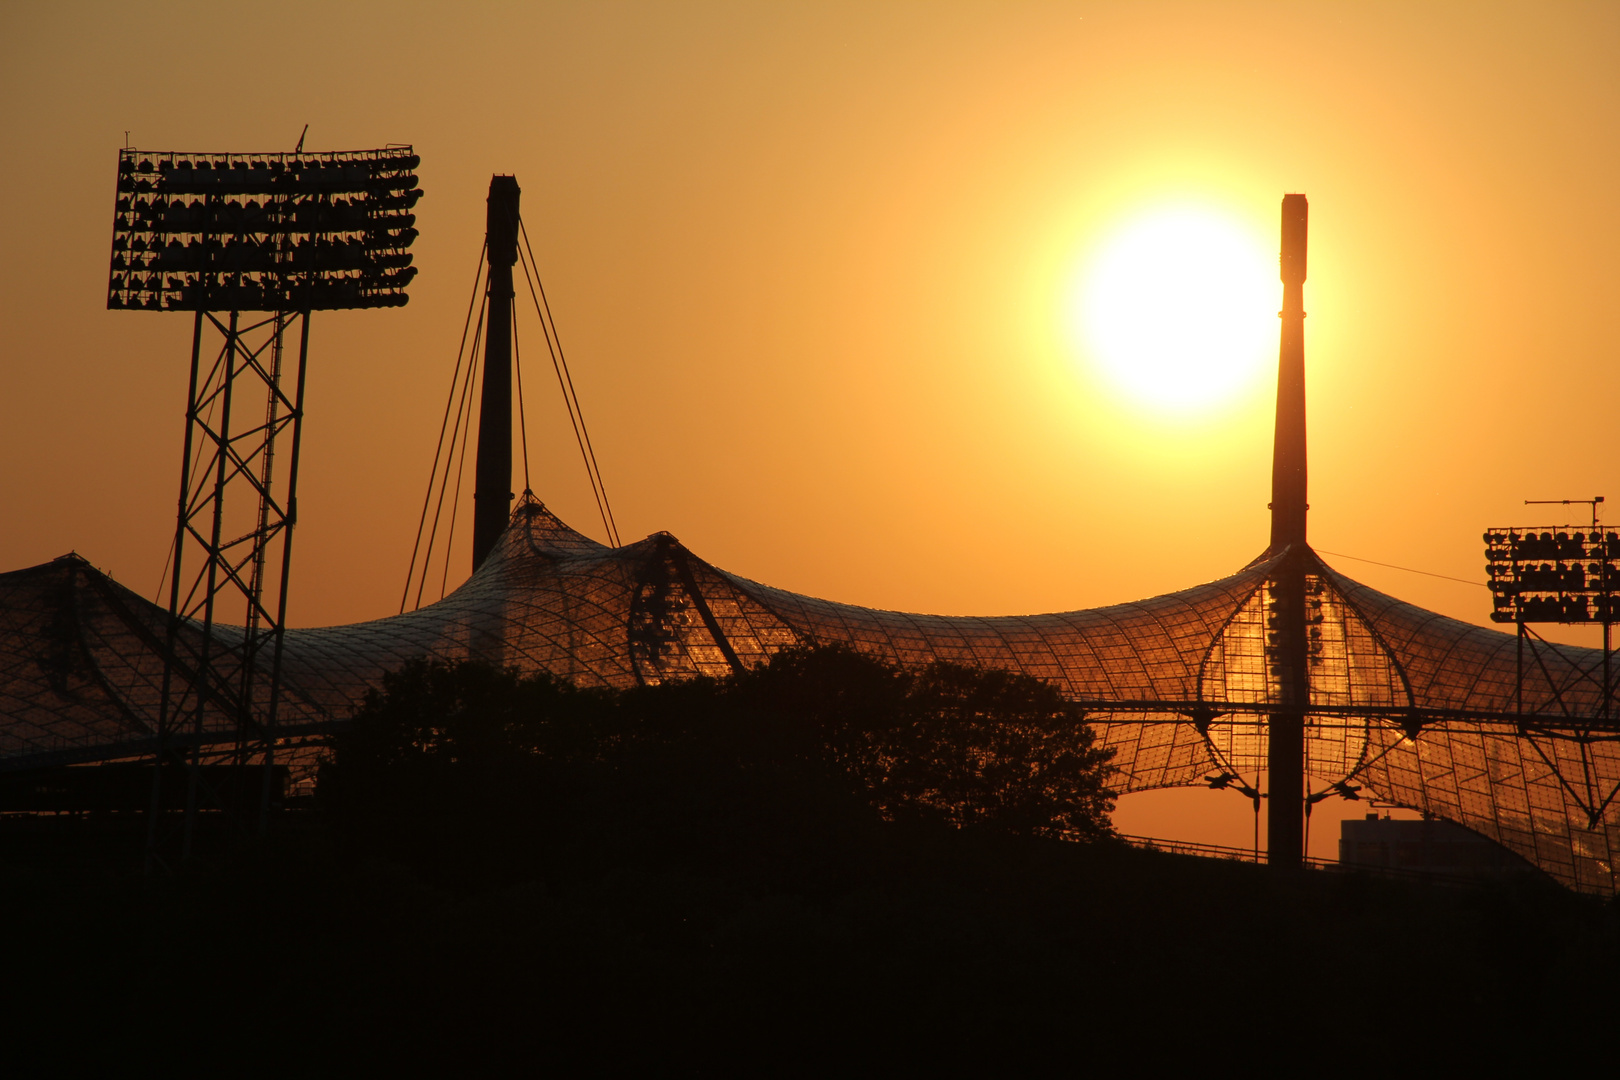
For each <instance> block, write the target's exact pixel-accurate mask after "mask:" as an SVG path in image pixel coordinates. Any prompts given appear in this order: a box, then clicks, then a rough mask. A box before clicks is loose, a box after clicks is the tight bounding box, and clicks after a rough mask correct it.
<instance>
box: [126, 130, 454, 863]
mask: <svg viewBox="0 0 1620 1080" xmlns="http://www.w3.org/2000/svg"><path fill="white" fill-rule="evenodd" d="M418 164H419V159H418V158H417V156H416V155H415V154H414V153H412V151H411V148H410V147H408V146H399V147H389V148H387V149H383V150H364V151H355V152H345V153H320V154H315V153H309V154H306V153H303V152H302V151H301V149H300V150H299V151H295V152H293V153H290V154H285V153H269V154H192V153H181V152H172V151H165V152H151V151H142V150H132V149H125V150H122V151H121V152H120V153H119V157H118V199H117V206H116V211H115V215H114V224H113V245H112V248H113V249H112V270H111V278H110V280H109V283H108V293H107V307H108V308H111V309H124V310H142V311H189V312H192V313H193V319H192V338H191V379H190V390H189V393H188V397H187V401H186V431H185V449H184V452H183V454H182V458H181V470H180V498H179V512H178V518H177V522H176V526H175V538H174V548H173V552H172V555H171V560H172V561H171V563H170V572H171V573H170V588H169V615H170V618H169V621H168V626H167V629H166V632H165V633H164V634H163V635H162V638H163V639H162V641H161V644H160V648H161V651H162V656H163V661H164V669H163V675H162V693H161V705H160V706H159V712H158V717H157V722H156V730H155V731H153V732H152V733H151V734H152V735H153V736H154V739H153V743H154V746H155V762H156V766H157V767H155V768H154V769H153V786H152V802H151V807H152V818H151V821H152V824H151V828H150V829H149V832H148V854H149V864H148V865H151V861H152V860H156V859H158V858H159V855H158V851H159V847H160V839H161V838H160V829H159V822H160V819H161V818H162V814H163V810H164V809H165V808H166V807H168V806H171V805H173V804H174V803H175V801H176V800H175V799H174V798H173V797H172V795H171V796H167V797H166V793H165V792H164V791H163V777H164V774H165V773H166V772H168V771H169V769H170V768H171V767H172V766H177V765H183V766H184V769H185V773H186V780H185V784H186V797H185V803H184V805H185V809H186V814H185V818H184V828H183V838H182V839H181V842H180V856H181V857H182V858H184V857H186V856H187V855H189V853H190V848H191V842H192V835H193V831H194V825H195V821H196V814H197V811H198V809H199V807H200V805H201V804H203V803H207V804H209V805H210V807H211V808H213V809H219V810H232V811H242V810H244V809H247V808H249V807H251V806H253V804H256V806H257V814H256V816H257V817H258V820H259V826H260V828H261V829H262V828H263V825H264V821H265V816H266V813H267V811H268V807H269V802H270V794H271V785H272V780H273V779H274V778H275V777H276V769H275V764H276V745H277V741H278V736H277V732H276V708H277V703H278V700H279V695H280V690H281V663H282V634H283V629H284V627H285V617H286V609H287V587H288V582H289V572H290V570H291V565H292V534H293V524H294V521H295V520H296V518H297V512H298V499H297V487H298V464H299V461H298V457H299V448H300V434H301V431H302V426H303V417H304V379H305V373H306V370H307V367H308V359H309V318H310V313H311V312H312V311H315V310H317V309H319V310H333V309H341V308H371V307H399V306H401V305H403V304H404V303H405V302H406V300H407V299H408V298H407V296H406V294H405V287H406V285H407V284H408V283H409V282H410V280H411V278H412V277H413V276H415V274H416V270H415V269H414V268H413V267H412V266H411V261H412V256H411V254H410V253H409V251H408V250H407V249H408V248H409V247H410V246H411V244H412V243H413V242H414V241H415V239H416V229H415V228H414V227H413V226H414V225H415V216H414V215H413V214H412V213H411V212H410V210H411V208H412V207H413V206H414V205H415V204H416V200H417V199H419V198H420V197H421V194H422V193H421V191H420V190H419V189H418V188H417V178H416V175H415V169H416V167H417V165H418ZM255 313H257V314H255ZM295 326H296V333H297V336H298V358H297V363H296V367H295V369H294V371H293V372H292V379H291V382H292V385H291V386H290V387H289V386H287V385H285V383H286V378H285V375H286V372H285V371H284V361H285V359H286V357H285V344H286V338H287V335H288V333H289V332H292V331H294V329H295ZM216 333H217V335H218V337H217V338H216V337H215V336H214V335H215V334H216ZM205 339H207V341H208V344H207V345H206V347H205ZM283 437H286V438H289V439H290V440H291V447H290V453H289V456H288V461H287V463H286V468H285V469H284V470H283V469H280V468H278V462H277V458H276V449H277V445H278V440H280V439H281V438H283ZM230 492H236V493H237V495H236V497H232V498H227V495H228V493H230ZM267 586H268V589H267ZM237 618H239V619H240V626H236V625H230V622H229V621H231V620H234V619H237ZM220 763H224V764H227V765H230V766H234V768H228V769H225V770H223V771H221V770H220V769H218V768H217V767H214V766H217V765H218V764H220ZM250 766H257V767H258V772H259V776H258V785H257V788H258V790H257V792H256V793H254V792H251V791H249V790H246V789H247V788H249V787H250V786H252V785H251V784H250V780H251V769H250V768H249V767H250Z"/></svg>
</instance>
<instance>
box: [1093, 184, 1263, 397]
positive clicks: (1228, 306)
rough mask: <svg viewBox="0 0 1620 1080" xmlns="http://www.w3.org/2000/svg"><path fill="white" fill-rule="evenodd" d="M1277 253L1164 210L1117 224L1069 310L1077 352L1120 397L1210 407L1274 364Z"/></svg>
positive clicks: (1234, 230) (1216, 218)
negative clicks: (1096, 366) (1091, 363)
mask: <svg viewBox="0 0 1620 1080" xmlns="http://www.w3.org/2000/svg"><path fill="white" fill-rule="evenodd" d="M1281 289H1282V287H1281V285H1280V284H1279V283H1278V280H1277V262H1276V254H1275V253H1274V252H1268V251H1267V250H1266V249H1265V246H1264V245H1263V244H1262V243H1261V242H1260V241H1259V240H1258V239H1257V237H1256V236H1255V235H1254V234H1253V233H1251V232H1250V231H1249V230H1248V229H1246V228H1245V227H1244V226H1243V225H1242V224H1240V223H1239V222H1238V221H1236V220H1234V219H1232V218H1229V217H1227V216H1225V215H1223V214H1221V213H1220V212H1218V211H1215V210H1211V209H1208V208H1204V207H1196V206H1182V207H1164V208H1159V209H1157V210H1153V211H1149V212H1147V213H1144V214H1141V215H1138V216H1136V217H1134V218H1132V219H1130V220H1129V221H1126V222H1125V223H1123V224H1122V225H1121V226H1120V227H1119V228H1118V229H1117V230H1116V231H1115V232H1114V233H1112V234H1111V235H1110V236H1109V237H1108V238H1107V239H1106V240H1105V241H1104V242H1103V244H1102V245H1101V246H1100V248H1099V249H1098V250H1097V253H1096V255H1095V256H1094V258H1093V259H1092V260H1091V261H1090V263H1089V266H1088V268H1087V271H1086V273H1085V274H1084V275H1083V277H1082V278H1081V280H1080V282H1079V286H1078V288H1077V289H1076V291H1075V295H1074V297H1073V299H1072V301H1071V304H1070V309H1069V310H1070V313H1071V319H1072V330H1073V332H1074V335H1075V337H1076V339H1077V342H1078V344H1079V345H1080V346H1081V349H1082V351H1083V352H1084V353H1085V354H1086V355H1087V356H1088V357H1089V358H1090V359H1091V360H1092V361H1093V362H1094V363H1096V364H1097V365H1098V366H1100V367H1101V369H1102V370H1103V372H1104V373H1105V374H1106V375H1107V376H1108V378H1109V380H1110V381H1111V382H1112V383H1114V385H1116V386H1117V387H1118V388H1119V389H1120V390H1121V391H1123V392H1124V393H1125V394H1127V395H1128V396H1129V397H1131V398H1133V399H1135V400H1137V401H1138V402H1141V403H1142V404H1145V405H1148V406H1151V407H1154V408H1157V409H1162V410H1168V411H1175V412H1183V411H1189V410H1193V409H1198V408H1207V407H1210V406H1214V405H1218V404H1220V403H1222V402H1224V401H1226V400H1228V399H1230V398H1231V397H1233V396H1234V395H1236V394H1237V393H1238V392H1239V391H1241V390H1243V389H1244V388H1245V387H1247V386H1248V385H1250V384H1251V383H1252V381H1253V380H1254V379H1255V378H1256V377H1257V376H1258V375H1260V374H1261V373H1262V372H1263V371H1265V370H1266V369H1267V368H1268V366H1269V360H1270V359H1271V358H1273V357H1275V355H1276V348H1277V308H1278V305H1279V301H1280V299H1281Z"/></svg>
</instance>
